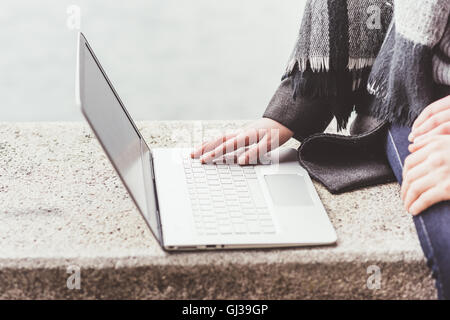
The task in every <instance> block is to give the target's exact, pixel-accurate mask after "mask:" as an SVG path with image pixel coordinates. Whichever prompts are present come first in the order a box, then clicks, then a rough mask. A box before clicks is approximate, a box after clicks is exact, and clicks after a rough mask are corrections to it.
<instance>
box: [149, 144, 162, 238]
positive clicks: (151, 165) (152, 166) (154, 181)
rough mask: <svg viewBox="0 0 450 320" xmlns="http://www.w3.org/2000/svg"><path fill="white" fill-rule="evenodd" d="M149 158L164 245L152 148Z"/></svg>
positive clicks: (160, 236) (158, 220) (160, 235)
mask: <svg viewBox="0 0 450 320" xmlns="http://www.w3.org/2000/svg"><path fill="white" fill-rule="evenodd" d="M149 158H150V172H151V175H152V183H153V190H154V191H155V192H154V196H155V207H156V216H157V222H158V232H159V239H160V243H161V246H162V247H164V246H163V234H162V225H161V215H160V212H159V201H158V189H157V188H156V179H155V166H154V165H153V153H152V151H151V150H150V152H149Z"/></svg>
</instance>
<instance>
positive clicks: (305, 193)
mask: <svg viewBox="0 0 450 320" xmlns="http://www.w3.org/2000/svg"><path fill="white" fill-rule="evenodd" d="M264 178H265V180H266V183H267V187H268V189H269V193H270V196H271V197H272V201H273V204H274V205H275V206H281V207H286V206H289V207H290V206H312V205H314V203H313V200H312V198H311V195H310V194H309V190H308V186H307V185H306V181H305V178H303V176H301V175H299V174H271V175H265V176H264Z"/></svg>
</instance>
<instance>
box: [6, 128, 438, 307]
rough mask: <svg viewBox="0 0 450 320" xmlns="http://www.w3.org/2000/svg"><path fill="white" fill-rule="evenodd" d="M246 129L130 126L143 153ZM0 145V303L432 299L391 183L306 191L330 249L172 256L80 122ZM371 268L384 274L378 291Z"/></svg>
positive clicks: (12, 135) (28, 131) (10, 136)
mask: <svg viewBox="0 0 450 320" xmlns="http://www.w3.org/2000/svg"><path fill="white" fill-rule="evenodd" d="M242 124H243V122H241V121H226V122H225V121H209V122H200V121H197V122H194V121H190V122H175V121H173V122H169V121H166V122H140V123H138V127H139V128H140V129H141V130H142V133H143V135H144V137H145V138H146V140H147V142H148V143H149V145H150V146H164V147H175V146H183V147H190V146H191V145H192V144H195V143H198V142H200V141H201V140H202V139H207V138H208V137H212V136H215V135H217V134H218V133H220V132H224V131H226V130H230V129H232V128H236V127H238V126H239V125H242ZM0 137H1V138H0V208H1V212H0V243H1V245H0V298H3V299H16V298H25V299H29V298H31V299H45V298H70V299H72V298H111V299H115V298H123V299H133V298H144V299H161V298H170V299H172V298H195V299H204V298H219V299H228V298H243V299H259V298H270V299H284V298H286V299H305V298H316V299H321V298H327V299H341V298H344V299H361V298H368V299H384V298H387V299H406V298H412V299H430V298H435V297H436V293H435V289H434V281H433V280H432V279H431V277H430V273H429V271H428V268H427V266H426V263H425V260H424V256H423V253H422V250H421V248H420V244H419V242H418V239H417V236H416V233H415V229H414V225H413V222H412V219H411V217H410V216H409V215H408V214H407V213H406V212H405V210H404V209H403V207H402V204H401V201H400V198H399V195H398V194H399V187H398V185H397V184H395V183H391V184H385V185H381V186H376V187H371V188H365V189H362V190H358V191H354V192H350V193H346V194H342V195H331V194H330V193H329V192H328V191H326V189H325V188H324V187H323V186H321V185H320V184H319V183H316V182H315V183H314V185H315V187H316V189H317V191H318V193H319V196H320V198H321V199H322V201H323V203H324V206H325V208H326V210H327V212H328V214H329V216H330V219H331V221H332V223H333V225H334V227H335V228H336V232H337V235H338V243H337V245H335V246H327V247H315V248H297V249H270V250H233V251H215V252H213V251H208V252H194V253H172V254H169V253H166V252H164V251H162V250H161V249H160V248H159V246H158V245H157V243H156V242H155V240H154V239H153V238H152V236H151V234H150V231H149V230H148V229H147V227H146V225H145V223H144V221H143V219H142V218H141V216H140V215H139V213H138V211H137V210H136V209H135V207H134V205H133V203H132V201H131V200H130V198H129V196H128V194H127V193H126V191H125V188H124V187H123V186H122V184H121V182H120V180H119V178H118V177H117V176H116V174H115V173H114V171H113V169H112V166H111V165H110V163H109V162H108V160H107V158H106V156H105V155H104V153H103V152H102V150H101V148H100V146H99V144H98V142H97V141H96V139H95V138H94V136H93V134H92V133H91V131H90V130H89V128H88V127H87V125H86V124H85V123H81V122H79V123H78V122H77V123H61V122H59V123H57V122H55V123H1V124H0ZM290 143H291V144H292V145H295V142H294V141H292V142H290ZM372 265H374V266H377V267H378V268H379V270H380V275H381V283H380V286H379V289H375V290H373V289H369V288H368V286H367V281H368V280H369V282H370V281H371V279H372V278H370V276H371V275H373V274H372V273H370V272H369V273H368V267H369V266H372ZM69 267H72V268H73V267H75V268H77V267H79V268H80V278H81V288H80V289H79V290H77V289H73V290H70V289H68V288H67V285H66V282H67V279H68V277H69V276H70V275H71V274H70V273H67V271H68V269H67V268H69ZM370 270H371V269H369V271H370Z"/></svg>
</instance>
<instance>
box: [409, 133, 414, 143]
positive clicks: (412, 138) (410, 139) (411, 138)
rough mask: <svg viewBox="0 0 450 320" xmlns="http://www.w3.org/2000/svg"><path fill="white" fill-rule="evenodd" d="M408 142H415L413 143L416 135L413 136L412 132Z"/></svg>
mask: <svg viewBox="0 0 450 320" xmlns="http://www.w3.org/2000/svg"><path fill="white" fill-rule="evenodd" d="M408 140H409V141H410V142H413V141H414V134H413V133H412V132H411V133H410V134H409V136H408Z"/></svg>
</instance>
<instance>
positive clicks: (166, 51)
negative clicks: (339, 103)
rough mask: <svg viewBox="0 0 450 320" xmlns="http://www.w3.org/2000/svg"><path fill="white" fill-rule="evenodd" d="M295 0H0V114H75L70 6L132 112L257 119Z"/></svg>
mask: <svg viewBox="0 0 450 320" xmlns="http://www.w3.org/2000/svg"><path fill="white" fill-rule="evenodd" d="M304 2H305V0H283V1H277V0H130V1H111V0H110V1H106V0H86V1H75V0H72V1H66V0H39V1H31V0H27V1H26V0H0V4H1V8H0V26H1V27H0V41H1V44H2V46H1V48H2V49H1V54H0V57H1V59H0V98H1V107H0V110H1V120H2V121H50V120H81V119H82V117H81V114H80V112H79V110H78V109H77V108H76V107H75V98H74V96H75V94H74V86H75V56H76V55H75V51H76V34H77V30H76V29H73V28H71V27H70V23H69V25H68V24H67V22H68V19H71V18H73V12H72V13H70V12H69V13H68V12H67V10H68V8H70V7H71V5H75V6H77V7H79V8H80V10H81V12H80V13H81V15H80V18H81V19H80V22H81V30H82V31H83V32H84V33H85V35H86V36H87V38H88V40H89V41H90V44H91V45H92V47H93V49H94V51H95V52H96V54H97V56H98V58H99V59H100V61H101V63H102V64H103V67H104V68H105V69H106V71H107V73H108V75H109V77H110V78H111V80H112V82H113V84H114V86H115V87H116V89H117V91H118V92H119V95H120V96H121V98H122V100H123V101H124V103H125V105H126V107H127V108H128V110H129V112H130V113H131V114H132V116H133V117H134V118H135V119H137V120H144V119H145V120H150V119H151V120H153V119H156V120H168V119H174V120H180V119H251V118H257V117H259V116H261V114H262V112H263V111H264V109H265V107H266V105H267V103H268V101H269V100H270V98H271V96H272V94H273V92H274V91H275V89H276V88H277V85H278V84H279V81H280V77H281V75H282V73H283V71H284V68H285V66H286V63H287V60H288V57H289V54H290V52H291V50H292V48H293V46H294V43H295V39H296V35H297V33H298V28H299V25H300V20H301V16H302V10H303V6H304ZM72 26H73V24H72Z"/></svg>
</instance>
